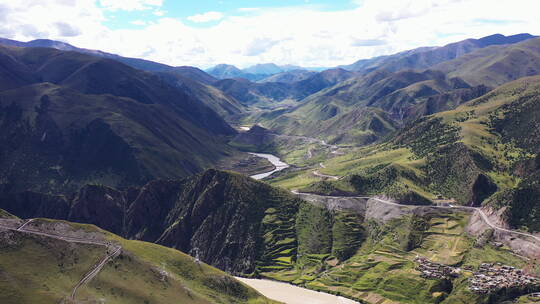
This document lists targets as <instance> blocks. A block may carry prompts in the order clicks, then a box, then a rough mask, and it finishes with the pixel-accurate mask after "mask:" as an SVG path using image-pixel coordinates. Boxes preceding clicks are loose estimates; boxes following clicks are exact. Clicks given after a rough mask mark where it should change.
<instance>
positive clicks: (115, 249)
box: [0, 219, 122, 302]
mask: <svg viewBox="0 0 540 304" xmlns="http://www.w3.org/2000/svg"><path fill="white" fill-rule="evenodd" d="M33 221H35V219H31V220H28V221H26V222H24V223H23V224H22V225H21V226H20V227H18V228H12V227H9V226H5V225H2V223H1V221H0V229H5V230H11V231H17V232H21V233H26V234H33V235H39V236H44V237H49V238H53V239H57V240H61V241H65V242H69V243H78V244H86V245H97V246H103V247H105V248H107V255H106V256H105V257H103V258H102V259H101V260H99V261H98V263H97V264H96V265H94V266H93V267H92V268H91V269H90V270H89V271H88V272H87V273H86V274H85V275H84V276H83V277H82V279H81V280H80V281H79V282H78V283H77V285H75V287H74V288H73V290H72V292H71V295H70V296H69V300H70V301H71V302H74V301H75V295H76V293H77V290H78V289H79V288H80V287H81V286H83V285H85V284H87V283H88V282H90V281H91V280H92V279H93V278H94V277H95V276H96V275H97V274H98V273H99V272H100V271H101V270H102V269H103V267H104V266H105V265H106V264H107V262H108V261H109V260H111V259H114V258H115V257H117V256H118V255H120V253H121V252H122V247H121V246H118V245H116V246H115V245H113V244H111V243H107V242H99V241H92V240H87V239H83V238H75V237H68V236H62V235H56V234H49V233H46V232H41V231H35V230H29V229H26V226H28V225H29V224H30V223H32V222H33ZM109 252H110V253H109Z"/></svg>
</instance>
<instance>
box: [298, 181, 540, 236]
mask: <svg viewBox="0 0 540 304" xmlns="http://www.w3.org/2000/svg"><path fill="white" fill-rule="evenodd" d="M291 192H292V193H293V194H296V195H305V196H319V197H324V198H334V199H339V198H358V199H370V200H373V201H376V202H378V203H381V204H386V205H391V206H399V207H412V208H419V207H430V208H436V209H445V210H469V211H472V212H473V213H474V212H478V214H480V217H481V218H482V220H483V221H484V222H485V223H486V224H487V225H488V226H489V227H490V228H492V229H494V230H497V231H502V232H506V233H512V234H516V235H521V236H525V237H529V238H531V239H534V240H535V241H537V242H540V237H538V236H535V235H533V234H530V233H525V232H520V231H515V230H510V229H506V228H501V227H499V226H497V225H495V224H494V223H492V222H491V221H490V220H489V217H488V216H487V215H486V213H485V212H484V211H483V210H482V209H481V208H477V207H468V206H432V205H423V206H416V205H403V204H398V203H395V202H392V201H388V200H384V199H380V198H377V197H369V196H327V195H316V194H311V193H302V192H298V190H292V191H291Z"/></svg>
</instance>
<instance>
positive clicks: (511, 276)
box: [414, 256, 540, 297]
mask: <svg viewBox="0 0 540 304" xmlns="http://www.w3.org/2000/svg"><path fill="white" fill-rule="evenodd" d="M414 261H415V262H416V263H417V265H416V268H415V269H416V270H418V271H420V276H421V277H422V278H425V279H452V278H456V277H458V276H460V274H461V273H462V269H461V268H459V267H452V266H448V265H444V264H439V263H435V262H432V261H430V260H428V259H426V258H424V257H421V256H416V258H415V259H414ZM464 269H465V270H468V271H471V272H472V273H473V276H472V277H470V278H469V288H470V289H471V291H473V292H475V293H479V294H487V293H491V292H494V291H497V290H500V289H504V288H516V287H517V288H532V289H536V290H538V289H540V279H539V278H537V277H534V276H531V275H528V274H526V273H525V272H524V271H523V270H521V269H516V268H515V267H512V266H507V265H502V264H501V263H496V264H492V263H482V264H481V265H480V266H479V267H478V270H477V271H474V270H473V268H472V267H470V266H468V267H465V268H464ZM532 295H533V296H538V297H540V293H535V294H532Z"/></svg>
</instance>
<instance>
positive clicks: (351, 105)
mask: <svg viewBox="0 0 540 304" xmlns="http://www.w3.org/2000/svg"><path fill="white" fill-rule="evenodd" d="M487 91H488V88H487V87H483V86H477V87H471V86H470V85H469V84H467V83H466V82H464V81H463V80H461V79H460V78H449V77H446V76H445V75H444V74H443V73H441V72H437V71H425V72H415V71H402V72H396V73H388V72H384V71H375V72H373V73H370V74H368V75H365V76H363V77H357V78H353V79H349V80H346V81H343V82H341V83H338V84H337V85H335V86H333V87H330V88H328V89H325V90H323V91H320V92H318V93H316V94H313V95H311V96H309V97H307V98H306V99H304V100H303V101H302V103H301V104H300V105H298V106H297V107H295V108H293V109H291V110H287V111H283V110H276V111H274V112H275V114H276V115H273V113H274V112H267V113H260V114H258V115H255V116H254V117H252V119H254V120H255V121H257V122H260V123H262V124H263V125H264V126H266V127H268V128H271V129H273V130H275V131H277V132H279V133H283V134H289V135H293V134H294V135H304V136H311V137H318V138H323V139H325V140H327V141H328V142H332V143H348V144H354V145H366V144H370V143H373V142H375V141H377V140H380V139H382V138H384V137H385V136H387V135H389V134H391V133H393V132H394V131H395V130H397V129H398V128H400V127H402V126H403V125H404V124H405V123H406V122H409V121H412V120H414V119H416V118H419V117H421V116H423V115H429V114H433V113H437V112H440V111H444V110H448V109H453V108H455V107H457V106H459V105H460V104H462V103H464V102H466V101H468V100H470V99H473V98H476V97H479V96H481V95H483V94H484V93H486V92H487ZM278 114H279V115H278Z"/></svg>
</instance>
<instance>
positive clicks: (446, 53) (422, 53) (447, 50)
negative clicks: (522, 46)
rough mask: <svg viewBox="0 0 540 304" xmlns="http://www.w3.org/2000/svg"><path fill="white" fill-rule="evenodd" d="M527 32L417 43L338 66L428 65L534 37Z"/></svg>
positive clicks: (354, 68) (392, 67) (397, 67)
mask: <svg viewBox="0 0 540 304" xmlns="http://www.w3.org/2000/svg"><path fill="white" fill-rule="evenodd" d="M535 37H536V36H533V35H531V34H517V35H512V36H504V35H501V34H495V35H491V36H487V37H484V38H480V39H466V40H463V41H459V42H455V43H450V44H448V45H445V46H441V47H421V48H417V49H413V50H408V51H404V52H401V53H397V54H394V55H389V56H380V57H375V58H371V59H362V60H359V61H357V62H355V63H353V64H351V65H347V66H341V67H342V68H344V69H347V70H351V71H356V72H360V73H369V72H371V71H374V70H377V69H379V70H386V71H389V72H396V71H399V70H404V69H428V68H431V67H433V66H435V65H436V64H438V63H441V62H444V61H448V60H452V59H456V58H458V57H460V56H463V55H465V54H468V53H471V52H473V51H475V50H477V49H481V48H485V47H488V46H491V45H505V44H513V43H518V42H521V41H525V40H528V39H531V38H535Z"/></svg>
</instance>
